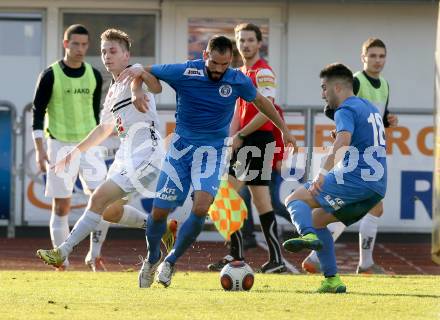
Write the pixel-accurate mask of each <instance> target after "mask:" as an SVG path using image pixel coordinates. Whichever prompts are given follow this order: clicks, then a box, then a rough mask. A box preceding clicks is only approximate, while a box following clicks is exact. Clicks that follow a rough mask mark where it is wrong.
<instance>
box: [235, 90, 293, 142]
mask: <svg viewBox="0 0 440 320" xmlns="http://www.w3.org/2000/svg"><path fill="white" fill-rule="evenodd" d="M252 103H253V104H254V105H255V107H256V108H257V109H258V110H259V111H260V112H261V113H262V114H263V115H265V116H266V117H267V118H269V120H270V121H272V122H273V123H274V124H275V125H276V126H277V127H278V129H280V130H281V132H282V133H283V141H284V145H286V146H290V147H293V148H296V140H295V138H294V137H293V136H292V135H291V134H290V132H289V129H288V128H287V125H286V123H285V122H284V121H283V119H282V118H281V116H280V115H279V113H278V111H277V109H275V107H274V106H273V104H272V102H271V101H270V100H269V99H267V98H266V97H264V96H263V95H262V94H260V93H259V92H257V96H256V98H255V100H254V101H252ZM260 126H261V125H260ZM243 134H244V133H243Z"/></svg>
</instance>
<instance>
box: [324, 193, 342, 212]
mask: <svg viewBox="0 0 440 320" xmlns="http://www.w3.org/2000/svg"><path fill="white" fill-rule="evenodd" d="M324 199H325V201H327V203H328V204H329V205H330V206H331V207H332V208H333V209H335V210H339V209H341V208H342V207H343V206H344V204H345V203H344V201H342V200H341V199H340V198H335V199H334V200H333V199H332V197H331V196H330V195H326V196H325V197H324Z"/></svg>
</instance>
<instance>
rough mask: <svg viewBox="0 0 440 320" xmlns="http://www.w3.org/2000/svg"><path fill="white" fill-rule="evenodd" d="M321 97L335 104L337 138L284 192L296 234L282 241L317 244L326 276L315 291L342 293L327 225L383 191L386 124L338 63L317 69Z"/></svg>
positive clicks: (353, 216) (351, 217)
mask: <svg viewBox="0 0 440 320" xmlns="http://www.w3.org/2000/svg"><path fill="white" fill-rule="evenodd" d="M320 78H321V88H322V98H323V99H325V100H326V101H327V103H328V105H329V107H330V108H332V109H335V122H336V140H335V142H334V143H333V146H332V148H331V149H330V151H329V153H328V155H327V157H326V158H325V159H324V162H323V165H322V168H321V169H320V170H319V174H318V175H317V176H316V178H315V179H314V180H313V181H312V182H308V183H306V184H305V185H304V186H303V187H301V188H299V189H297V190H295V192H293V193H292V194H291V195H289V196H288V197H287V198H286V206H287V209H288V211H289V213H290V215H291V218H292V222H293V224H294V225H295V226H296V228H297V230H298V232H299V233H300V235H301V236H300V237H299V238H294V239H290V240H287V241H286V242H284V244H283V246H284V248H285V249H286V250H287V251H290V252H298V251H300V250H302V249H305V248H306V249H312V250H317V252H318V258H319V261H320V263H321V270H322V272H323V273H324V276H325V280H324V281H323V282H322V285H321V287H320V288H319V289H318V292H332V293H341V292H345V291H346V287H345V285H344V284H343V283H342V281H341V279H340V278H339V276H338V274H337V271H338V269H337V266H336V256H335V250H334V244H333V238H332V235H331V233H330V231H329V230H328V229H327V225H328V224H329V223H332V222H336V221H340V222H342V223H344V224H345V225H346V226H349V225H351V224H353V223H355V222H356V221H358V220H360V219H361V218H362V217H363V216H364V215H365V214H366V213H368V211H369V210H370V209H371V208H373V207H374V206H375V205H376V204H377V203H378V202H379V201H380V200H381V199H382V198H383V197H384V196H385V191H386V180H387V166H386V158H385V154H386V152H385V130H384V126H383V123H382V116H381V114H380V113H379V110H378V109H377V108H376V107H375V106H373V105H372V104H371V103H370V102H369V101H368V100H366V99H362V98H358V97H356V96H355V95H354V94H353V74H352V72H351V71H350V69H348V68H347V67H346V66H344V65H343V64H331V65H328V66H327V67H325V68H324V69H323V70H322V71H321V73H320Z"/></svg>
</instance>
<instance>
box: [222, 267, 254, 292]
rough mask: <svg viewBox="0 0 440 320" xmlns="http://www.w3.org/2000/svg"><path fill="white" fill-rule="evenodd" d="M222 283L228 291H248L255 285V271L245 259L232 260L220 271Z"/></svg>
mask: <svg viewBox="0 0 440 320" xmlns="http://www.w3.org/2000/svg"><path fill="white" fill-rule="evenodd" d="M220 283H221V285H222V287H223V289H225V290H227V291H242V290H245V291H248V290H250V289H251V288H252V286H253V285H254V272H253V271H252V268H251V267H249V265H247V264H246V263H245V262H244V261H232V262H230V263H228V264H227V265H225V266H224V267H223V269H222V271H221V272H220Z"/></svg>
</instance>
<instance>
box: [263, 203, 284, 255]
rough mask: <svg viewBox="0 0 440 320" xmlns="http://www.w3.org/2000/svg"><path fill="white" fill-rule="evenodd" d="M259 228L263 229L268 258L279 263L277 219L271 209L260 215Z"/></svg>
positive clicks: (279, 248)
mask: <svg viewBox="0 0 440 320" xmlns="http://www.w3.org/2000/svg"><path fill="white" fill-rule="evenodd" d="M260 222H261V228H262V229H263V234H264V238H265V239H266V242H267V246H268V247H269V260H270V261H273V262H276V263H281V262H282V257H281V247H280V243H279V241H278V227H277V220H276V219H275V214H274V212H273V211H269V212H267V213H265V214H262V215H260Z"/></svg>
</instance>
